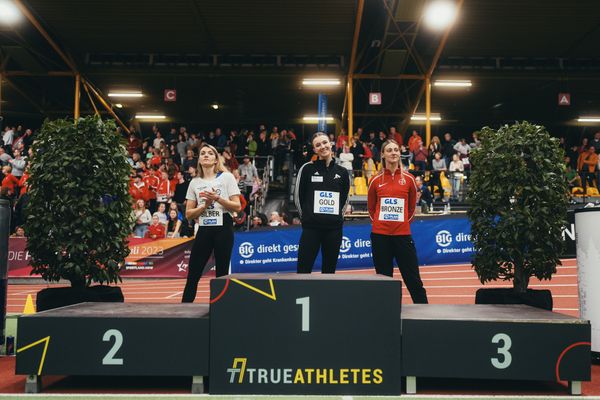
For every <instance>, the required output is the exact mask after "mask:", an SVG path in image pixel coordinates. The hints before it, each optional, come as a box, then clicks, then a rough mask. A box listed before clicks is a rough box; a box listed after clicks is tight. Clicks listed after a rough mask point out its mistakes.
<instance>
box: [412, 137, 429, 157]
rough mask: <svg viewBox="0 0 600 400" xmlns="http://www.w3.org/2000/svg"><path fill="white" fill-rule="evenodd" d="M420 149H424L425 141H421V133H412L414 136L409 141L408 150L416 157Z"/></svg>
mask: <svg viewBox="0 0 600 400" xmlns="http://www.w3.org/2000/svg"><path fill="white" fill-rule="evenodd" d="M420 147H423V139H421V136H420V135H419V132H417V131H412V135H411V136H410V138H409V139H408V150H410V152H411V153H413V154H415V155H416V153H417V151H418V150H419V148H420ZM425 151H427V150H425Z"/></svg>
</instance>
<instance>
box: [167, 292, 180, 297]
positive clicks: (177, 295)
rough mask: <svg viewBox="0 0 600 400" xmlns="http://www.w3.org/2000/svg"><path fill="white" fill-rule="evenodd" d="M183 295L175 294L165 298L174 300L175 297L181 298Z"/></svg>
mask: <svg viewBox="0 0 600 400" xmlns="http://www.w3.org/2000/svg"><path fill="white" fill-rule="evenodd" d="M182 294H183V292H177V293H173V294H172V295H170V296H167V297H165V299H172V298H175V297H179V296H181V295H182Z"/></svg>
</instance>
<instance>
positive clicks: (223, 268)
mask: <svg viewBox="0 0 600 400" xmlns="http://www.w3.org/2000/svg"><path fill="white" fill-rule="evenodd" d="M232 248H233V226H232V219H231V216H230V215H229V214H227V213H225V214H224V215H223V226H203V227H200V228H198V232H197V233H196V239H194V245H193V246H192V253H191V254H190V263H189V265H188V276H187V281H186V283H185V289H183V298H182V299H181V302H182V303H193V302H194V299H195V298H196V292H197V291H198V282H199V281H200V277H202V273H203V272H204V267H205V266H206V263H207V262H208V259H209V258H210V255H211V254H212V253H213V251H214V253H215V264H216V270H217V277H219V276H223V275H227V273H228V272H229V261H230V260H231V249H232Z"/></svg>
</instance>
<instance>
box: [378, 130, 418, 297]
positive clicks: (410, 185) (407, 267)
mask: <svg viewBox="0 0 600 400" xmlns="http://www.w3.org/2000/svg"><path fill="white" fill-rule="evenodd" d="M381 162H382V163H383V168H382V170H381V172H380V173H379V174H377V175H376V176H375V177H374V178H373V180H371V183H370V184H369V193H368V200H367V201H368V203H367V204H368V208H369V216H370V217H371V221H372V223H373V226H372V230H371V247H372V251H373V263H374V264H375V271H377V273H378V274H381V275H387V276H392V275H393V273H394V269H393V268H394V266H393V259H394V258H395V259H396V262H397V263H398V268H399V269H400V273H401V274H402V279H403V280H404V283H405V284H406V287H407V289H408V291H409V292H410V297H411V298H412V300H413V303H423V304H424V303H427V293H426V292H425V288H424V287H423V282H422V281H421V276H420V275H419V262H418V260H417V250H416V248H415V242H414V241H413V239H412V236H411V234H410V222H411V220H412V218H413V217H414V215H415V209H416V205H417V186H416V184H415V178H414V177H413V176H412V175H411V174H409V173H408V172H405V171H403V170H402V163H401V162H400V146H398V143H396V141H394V140H388V141H386V142H385V143H384V144H383V145H382V147H381Z"/></svg>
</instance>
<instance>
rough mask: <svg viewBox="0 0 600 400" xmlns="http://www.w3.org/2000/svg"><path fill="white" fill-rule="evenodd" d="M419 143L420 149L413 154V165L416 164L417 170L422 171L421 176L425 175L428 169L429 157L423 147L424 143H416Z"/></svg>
mask: <svg viewBox="0 0 600 400" xmlns="http://www.w3.org/2000/svg"><path fill="white" fill-rule="evenodd" d="M415 142H416V143H419V147H418V148H417V149H416V151H414V152H412V153H413V156H414V161H413V163H414V164H415V170H417V171H421V172H420V173H419V174H423V172H424V171H425V170H426V169H427V156H428V152H427V149H426V148H425V146H423V141H421V140H419V141H415Z"/></svg>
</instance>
